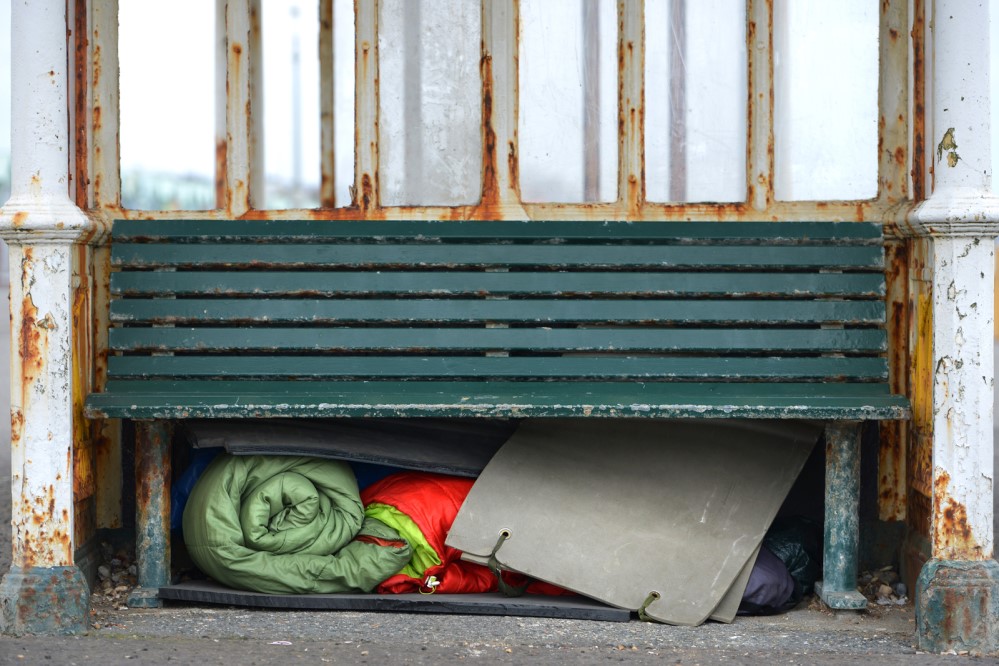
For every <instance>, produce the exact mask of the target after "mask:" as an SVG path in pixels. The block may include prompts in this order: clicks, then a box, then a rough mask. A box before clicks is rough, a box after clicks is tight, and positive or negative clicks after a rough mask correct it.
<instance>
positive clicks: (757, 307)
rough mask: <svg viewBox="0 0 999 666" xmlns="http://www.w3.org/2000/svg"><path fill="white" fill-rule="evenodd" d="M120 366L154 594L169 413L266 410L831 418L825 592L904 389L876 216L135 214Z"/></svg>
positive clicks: (114, 344) (144, 564)
mask: <svg viewBox="0 0 999 666" xmlns="http://www.w3.org/2000/svg"><path fill="white" fill-rule="evenodd" d="M112 242H113V249H112V266H113V269H114V270H115V272H113V273H112V276H111V295H112V302H111V322H112V328H111V330H110V349H111V352H112V354H111V357H110V358H109V362H108V381H107V385H106V386H105V387H104V390H103V392H100V393H94V394H92V395H90V396H89V397H88V399H87V413H88V415H89V416H91V417H109V418H126V419H133V420H136V422H137V433H138V434H137V454H136V455H137V486H138V488H137V496H138V501H137V504H138V506H137V522H138V527H137V532H138V534H139V542H140V543H139V556H140V590H139V591H138V592H137V593H136V594H135V595H134V596H133V599H132V602H133V604H135V605H143V604H144V603H149V604H153V603H155V592H156V588H158V586H159V585H161V584H165V583H166V582H167V581H168V573H169V572H168V561H169V543H168V536H167V524H168V523H167V522H166V521H167V517H166V515H165V514H168V512H169V507H168V503H167V502H166V499H165V495H167V494H168V493H166V492H165V489H166V488H167V487H168V477H169V453H168V449H167V446H166V442H167V439H168V432H169V430H168V428H169V424H170V423H171V422H173V421H176V420H179V419H190V418H208V419H242V418H251V417H253V418H259V417H282V418H291V417H295V418H316V417H324V418H329V417H351V418H370V417H393V418H398V417H405V418H410V417H412V418H426V417H504V418H531V417H582V418H607V417H613V418H636V417H637V418H708V417H712V418H717V417H726V418H749V419H785V418H796V419H821V420H825V421H827V422H828V424H827V428H826V446H827V481H826V545H825V572H824V583H823V586H822V590H821V594H822V597H823V599H824V600H825V601H826V602H827V603H828V604H829V605H831V606H833V607H835V608H858V607H863V605H864V604H865V601H864V599H863V597H862V596H860V595H859V594H858V593H857V592H856V569H857V545H858V544H857V542H858V518H857V503H858V497H859V446H860V431H861V423H862V422H863V421H865V420H876V419H904V418H907V417H908V415H909V406H908V402H907V400H906V399H905V398H904V397H903V396H899V395H893V394H892V393H891V391H890V390H889V387H888V383H887V381H888V379H887V378H888V368H887V361H886V348H887V335H886V332H885V305H884V295H885V276H884V271H885V265H884V251H883V238H882V233H881V229H880V226H879V225H875V224H861V223H825V222H782V223H722V222H679V223H673V222H648V223H624V222H331V221H235V220H224V221H119V222H116V223H115V225H114V229H113V239H112Z"/></svg>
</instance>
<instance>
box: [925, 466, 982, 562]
mask: <svg viewBox="0 0 999 666" xmlns="http://www.w3.org/2000/svg"><path fill="white" fill-rule="evenodd" d="M949 487H950V475H949V474H948V473H947V472H946V471H944V470H940V469H938V470H937V474H936V478H935V479H934V481H933V520H934V525H933V530H932V534H933V555H934V557H941V558H943V559H948V560H951V559H952V560H981V559H982V546H981V544H980V543H978V540H977V539H976V538H975V535H974V532H973V530H972V529H971V525H970V524H969V522H968V511H967V508H965V506H964V504H963V503H961V502H959V501H958V500H956V499H955V498H954V497H951V496H950V494H949V492H948V490H949Z"/></svg>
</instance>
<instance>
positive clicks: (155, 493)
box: [128, 421, 171, 608]
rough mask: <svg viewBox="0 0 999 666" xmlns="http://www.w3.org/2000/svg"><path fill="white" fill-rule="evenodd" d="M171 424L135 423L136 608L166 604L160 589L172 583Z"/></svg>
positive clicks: (130, 601)
mask: <svg viewBox="0 0 999 666" xmlns="http://www.w3.org/2000/svg"><path fill="white" fill-rule="evenodd" d="M170 431H171V428H170V424H169V422H167V421H139V422H137V423H136V424H135V554H136V559H137V560H138V574H139V575H138V578H139V586H138V587H136V588H135V589H134V590H132V593H131V594H130V595H129V597H128V605H129V606H131V607H132V608H157V607H159V606H161V605H162V602H161V601H160V600H159V589H160V587H162V586H164V585H169V584H170Z"/></svg>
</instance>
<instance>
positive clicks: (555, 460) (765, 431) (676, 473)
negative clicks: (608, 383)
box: [447, 420, 822, 625]
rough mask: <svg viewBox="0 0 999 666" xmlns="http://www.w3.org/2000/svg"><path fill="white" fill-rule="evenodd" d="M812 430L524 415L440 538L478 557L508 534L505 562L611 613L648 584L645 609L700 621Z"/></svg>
mask: <svg viewBox="0 0 999 666" xmlns="http://www.w3.org/2000/svg"><path fill="white" fill-rule="evenodd" d="M821 432H822V428H821V426H820V425H818V424H813V423H809V422H800V421H794V422H790V421H780V422H763V421H726V420H703V421H689V420H687V421H615V422H611V421H597V420H538V421H529V422H527V423H525V424H523V425H522V426H521V427H520V429H519V430H518V431H517V432H516V434H514V435H513V437H511V438H510V440H509V441H508V442H507V443H506V444H505V445H504V446H503V447H502V448H501V449H500V450H499V452H498V453H497V454H496V455H495V456H494V457H493V459H492V461H490V463H489V465H487V466H486V469H485V470H484V471H483V473H482V475H481V476H480V477H479V479H478V481H477V482H476V484H475V486H474V487H473V488H472V491H471V492H470V493H469V495H468V498H467V499H466V500H465V503H464V505H463V506H462V509H461V511H460V512H459V514H458V517H457V519H456V520H455V522H454V525H453V527H452V529H451V532H450V534H449V535H448V539H447V543H448V545H450V546H453V547H455V548H458V549H459V550H462V551H464V552H465V553H466V557H468V558H469V559H473V560H477V561H483V560H484V558H487V557H488V556H489V554H490V553H491V552H492V550H493V548H494V547H495V546H496V545H497V540H498V536H499V535H500V534H509V538H508V539H506V540H505V541H503V542H502V543H501V544H500V547H499V551H498V552H497V559H498V560H499V562H500V563H501V564H502V565H504V566H505V567H508V568H510V569H513V570H516V571H520V572H523V573H526V574H528V575H530V576H533V577H535V578H538V579H541V580H545V581H548V582H551V583H554V584H556V585H560V586H563V587H566V588H568V589H571V590H574V591H576V592H579V593H581V594H584V595H587V596H589V597H592V598H594V599H598V600H600V601H603V602H605V603H608V604H611V605H613V606H617V607H619V608H628V609H632V610H637V609H638V608H640V607H641V606H642V605H643V604H644V603H646V602H647V601H649V599H650V594H651V593H653V592H655V593H657V594H658V595H659V596H658V598H653V599H652V600H651V602H650V603H649V604H648V606H647V609H646V612H647V613H648V615H649V616H650V617H652V618H653V619H656V620H659V621H662V622H668V623H671V624H682V625H697V624H700V623H701V622H703V621H704V620H705V619H707V618H708V617H710V616H711V615H712V614H714V613H715V611H716V609H717V608H718V606H719V603H720V602H721V601H722V599H723V598H725V597H726V594H727V593H728V592H729V590H730V589H731V588H732V586H733V583H734V582H735V581H736V580H737V578H739V579H740V580H742V581H743V582H742V585H743V586H744V585H745V577H744V576H743V577H741V578H740V573H745V569H744V567H746V565H747V562H748V561H749V559H750V557H751V556H752V555H754V553H756V551H757V548H758V547H759V545H760V542H761V540H762V539H763V536H764V534H765V533H766V530H767V527H768V526H769V525H770V523H771V521H772V520H773V518H774V516H775V515H776V513H777V510H778V508H779V507H780V505H781V502H782V501H783V499H784V497H785V496H786V494H787V492H788V490H789V489H790V488H791V485H792V483H793V482H794V480H795V478H796V477H797V475H798V473H799V472H800V470H801V467H802V465H803V464H804V462H805V460H806V458H807V457H808V454H809V452H810V451H811V449H812V447H813V445H814V444H815V442H816V441H817V440H818V439H819V436H820V435H821ZM750 567H751V564H750ZM742 591H743V590H742V589H739V590H735V591H733V593H734V594H737V597H741V595H742ZM729 598H730V599H731V597H729Z"/></svg>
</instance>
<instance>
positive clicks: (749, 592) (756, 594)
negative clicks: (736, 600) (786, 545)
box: [739, 547, 795, 615]
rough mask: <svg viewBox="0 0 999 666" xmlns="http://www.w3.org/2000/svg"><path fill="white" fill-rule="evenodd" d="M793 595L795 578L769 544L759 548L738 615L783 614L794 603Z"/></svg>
mask: <svg viewBox="0 0 999 666" xmlns="http://www.w3.org/2000/svg"><path fill="white" fill-rule="evenodd" d="M793 596H794V579H793V578H792V577H791V574H790V573H789V572H788V570H787V567H786V566H785V565H784V562H782V561H781V559H780V558H779V557H777V556H776V555H774V554H773V553H771V552H770V551H769V550H767V548H766V547H763V548H760V554H759V556H757V558H756V564H754V565H753V570H752V572H751V573H750V574H749V583H748V584H747V585H746V591H745V592H744V593H743V595H742V603H740V604H739V615H773V614H774V613H783V612H784V611H786V610H790V608H792V607H793V606H794V603H795V602H794V600H793V599H792V597H793Z"/></svg>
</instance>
